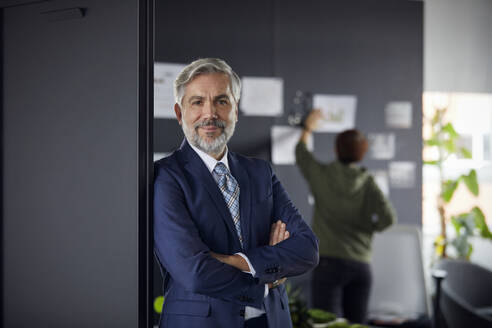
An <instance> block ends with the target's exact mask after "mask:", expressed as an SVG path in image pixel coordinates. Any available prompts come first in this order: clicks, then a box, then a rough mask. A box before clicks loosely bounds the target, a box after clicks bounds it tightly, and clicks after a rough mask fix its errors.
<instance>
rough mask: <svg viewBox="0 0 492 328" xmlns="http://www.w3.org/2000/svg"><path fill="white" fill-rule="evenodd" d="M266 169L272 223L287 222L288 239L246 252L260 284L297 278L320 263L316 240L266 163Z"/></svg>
mask: <svg viewBox="0 0 492 328" xmlns="http://www.w3.org/2000/svg"><path fill="white" fill-rule="evenodd" d="M267 170H269V175H270V178H271V183H272V198H273V209H272V217H271V222H272V223H273V222H275V221H277V220H282V221H283V222H284V223H286V226H287V227H286V229H287V230H288V231H289V233H290V238H288V239H287V240H284V241H282V242H280V243H278V244H277V245H275V246H269V245H265V246H261V247H256V248H253V249H250V250H248V251H247V252H246V256H247V257H248V259H249V260H250V262H251V264H252V265H253V267H254V268H255V270H256V276H257V277H258V278H259V280H260V282H261V283H267V282H272V281H275V280H277V279H280V278H283V277H290V276H296V275H300V274H302V273H305V272H306V271H308V270H310V269H312V268H314V267H316V265H318V262H319V255H318V239H317V238H316V236H315V235H314V233H313V231H312V230H311V228H310V227H309V226H308V225H307V224H306V222H304V220H303V218H302V216H301V214H300V213H299V211H298V210H297V208H296V207H295V206H294V204H293V203H292V201H291V200H290V199H289V196H288V195H287V192H286V191H285V189H284V188H283V187H282V185H281V183H280V181H279V180H278V179H277V176H276V175H275V173H273V171H272V169H271V167H270V166H269V165H268V164H267Z"/></svg>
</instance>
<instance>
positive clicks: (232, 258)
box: [210, 220, 290, 288]
mask: <svg viewBox="0 0 492 328" xmlns="http://www.w3.org/2000/svg"><path fill="white" fill-rule="evenodd" d="M289 237H290V233H289V231H288V230H287V229H286V225H285V223H283V222H282V221H281V220H278V221H277V222H274V223H273V224H272V228H271V230H270V242H269V243H268V245H269V246H274V245H276V244H278V243H280V242H281V241H284V240H286V239H288V238H289ZM210 255H211V256H212V257H214V258H215V259H217V260H219V261H220V262H222V263H225V264H227V265H230V266H232V267H234V268H236V269H239V270H241V271H245V272H251V268H250V267H249V265H248V263H247V262H246V260H245V259H244V258H243V257H242V256H241V255H238V254H234V255H225V254H218V253H215V252H210ZM286 280H287V278H286V277H284V278H282V279H279V280H278V281H276V283H275V284H274V283H272V282H270V283H268V288H273V287H274V286H275V287H276V286H278V285H279V284H283V283H284V282H285V281H286Z"/></svg>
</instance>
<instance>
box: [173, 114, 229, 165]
mask: <svg viewBox="0 0 492 328" xmlns="http://www.w3.org/2000/svg"><path fill="white" fill-rule="evenodd" d="M182 122H183V123H182V128H183V132H184V135H185V137H186V140H188V142H189V143H191V144H192V145H193V146H195V147H196V148H198V149H200V150H201V151H203V152H204V153H206V154H209V155H211V156H214V155H215V156H217V155H220V154H221V153H222V152H223V151H224V148H225V146H226V145H227V142H228V141H229V139H231V137H232V135H233V134H234V129H235V127H236V123H235V120H234V119H232V120H231V124H229V125H227V123H226V122H225V121H221V120H213V122H215V124H214V125H215V126H218V127H219V128H221V129H222V133H221V134H220V135H219V136H218V137H216V138H215V139H213V140H212V141H210V142H209V141H206V140H205V139H204V138H202V137H201V136H200V135H199V134H198V131H197V130H198V127H200V126H201V124H202V123H197V124H195V125H194V126H193V129H190V128H189V126H187V125H186V123H185V121H184V120H183V121H182ZM208 122H210V120H209V121H208Z"/></svg>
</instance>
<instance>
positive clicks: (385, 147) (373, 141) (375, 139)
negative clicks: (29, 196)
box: [367, 133, 396, 159]
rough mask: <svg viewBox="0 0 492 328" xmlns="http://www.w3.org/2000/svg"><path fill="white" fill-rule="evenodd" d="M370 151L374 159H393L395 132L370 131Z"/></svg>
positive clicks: (368, 137)
mask: <svg viewBox="0 0 492 328" xmlns="http://www.w3.org/2000/svg"><path fill="white" fill-rule="evenodd" d="M367 139H368V140H369V152H370V154H371V157H372V158H374V159H393V158H394V157H395V139H396V138H395V134H394V133H369V134H368V136H367Z"/></svg>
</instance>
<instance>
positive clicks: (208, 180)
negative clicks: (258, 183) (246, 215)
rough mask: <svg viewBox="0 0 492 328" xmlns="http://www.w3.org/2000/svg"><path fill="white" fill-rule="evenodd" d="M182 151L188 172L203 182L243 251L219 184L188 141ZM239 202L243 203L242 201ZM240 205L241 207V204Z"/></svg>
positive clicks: (182, 145) (183, 145) (182, 146)
mask: <svg viewBox="0 0 492 328" xmlns="http://www.w3.org/2000/svg"><path fill="white" fill-rule="evenodd" d="M180 149H181V151H182V154H183V159H184V163H183V164H184V168H185V169H186V170H187V171H188V172H190V173H191V175H193V178H194V179H195V180H197V181H201V182H202V183H201V185H203V186H204V187H205V190H207V192H208V194H209V195H210V198H211V199H212V201H213V203H214V205H215V207H216V208H217V210H218V212H219V213H220V216H221V218H222V220H223V221H224V223H225V224H226V226H227V227H228V229H229V230H230V232H231V233H232V234H233V235H234V237H235V241H236V244H237V248H238V249H241V243H240V242H239V238H238V237H237V232H236V228H235V227H234V223H233V221H232V217H231V212H230V211H229V208H228V207H227V204H226V202H225V200H224V196H223V195H222V193H221V192H220V190H219V187H218V186H217V183H216V182H215V180H214V178H213V177H212V174H211V173H210V171H209V170H208V168H207V166H206V165H205V163H203V161H202V159H201V158H200V156H198V154H197V153H196V152H195V151H194V150H193V149H192V148H191V147H190V145H188V142H187V141H186V139H185V140H184V141H183V143H182V144H181V148H180ZM199 185H200V184H199ZM240 197H241V196H240ZM239 201H240V202H241V199H240V200H239ZM239 204H240V206H241V203H239ZM241 214H242V213H241ZM243 238H244V236H243Z"/></svg>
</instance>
